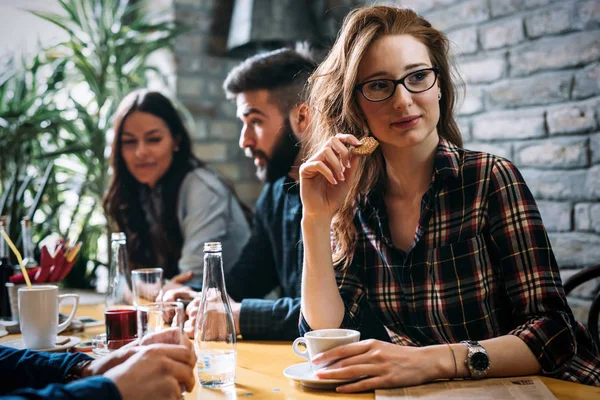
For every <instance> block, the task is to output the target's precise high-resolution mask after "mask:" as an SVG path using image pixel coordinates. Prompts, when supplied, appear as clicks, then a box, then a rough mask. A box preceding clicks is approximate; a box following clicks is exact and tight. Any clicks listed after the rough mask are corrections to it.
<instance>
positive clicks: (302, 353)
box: [292, 337, 310, 361]
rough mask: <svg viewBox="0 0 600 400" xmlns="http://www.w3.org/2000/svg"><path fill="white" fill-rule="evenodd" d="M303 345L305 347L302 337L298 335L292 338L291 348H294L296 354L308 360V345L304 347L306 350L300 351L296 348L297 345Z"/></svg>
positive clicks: (304, 340)
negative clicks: (294, 338)
mask: <svg viewBox="0 0 600 400" xmlns="http://www.w3.org/2000/svg"><path fill="white" fill-rule="evenodd" d="M300 344H301V345H303V346H304V347H306V339H304V338H303V337H299V338H296V340H294V344H293V345H292V349H293V350H294V353H296V354H298V355H299V356H300V357H302V358H306V359H307V360H309V361H310V357H309V355H308V347H306V350H304V351H302V350H300V349H299V348H298V345H300Z"/></svg>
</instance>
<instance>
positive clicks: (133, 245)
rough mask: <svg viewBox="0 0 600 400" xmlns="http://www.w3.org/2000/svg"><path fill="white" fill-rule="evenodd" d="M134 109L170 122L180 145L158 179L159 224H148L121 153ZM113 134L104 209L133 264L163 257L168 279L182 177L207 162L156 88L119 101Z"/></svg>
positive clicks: (173, 268) (178, 238) (177, 252)
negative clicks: (126, 125) (122, 236)
mask: <svg viewBox="0 0 600 400" xmlns="http://www.w3.org/2000/svg"><path fill="white" fill-rule="evenodd" d="M135 111H141V112H145V113H148V114H152V115H154V116H155V117H157V118H160V119H162V120H163V121H164V122H165V124H166V125H167V126H168V128H169V130H170V132H171V135H173V140H174V141H175V143H177V145H178V150H176V151H175V153H173V161H172V163H171V166H170V167H169V169H168V170H167V172H166V173H165V174H164V175H163V176H162V177H161V178H160V181H159V184H160V185H161V193H162V196H161V199H162V203H161V204H160V207H161V210H160V211H159V212H158V213H157V214H158V216H159V219H158V220H157V226H149V224H148V221H147V219H146V216H145V214H144V208H143V207H142V205H141V200H140V191H141V190H140V189H141V188H142V184H141V183H140V182H138V181H137V180H136V179H135V178H134V177H133V175H131V173H130V172H129V170H128V169H127V166H126V165H125V161H124V160H123V157H122V156H121V142H122V139H121V137H122V133H123V132H122V131H123V125H124V123H125V120H126V119H127V117H129V115H131V114H132V113H133V112H135ZM113 129H114V133H115V137H114V140H113V144H112V156H111V165H112V169H113V176H112V181H111V183H110V187H109V190H108V193H107V194H106V196H105V198H104V210H105V212H106V214H107V216H108V217H109V219H110V220H111V222H112V223H113V224H114V225H116V227H117V228H118V229H119V231H122V232H125V233H126V235H127V255H128V259H129V262H130V263H131V264H132V265H131V268H132V269H135V268H139V267H153V266H156V265H157V263H158V261H159V260H163V262H164V265H161V266H162V267H163V268H165V276H166V277H167V278H170V277H172V276H174V275H176V274H177V273H178V269H177V262H178V260H179V258H180V257H181V248H182V247H183V237H182V235H181V230H180V227H179V222H178V219H177V199H178V194H179V187H180V186H181V182H182V181H183V179H184V177H185V176H186V174H187V173H188V172H190V171H191V170H193V169H196V168H204V167H206V163H204V162H203V161H201V160H199V159H198V158H196V156H194V154H193V153H192V148H191V147H192V146H191V139H190V135H189V133H188V131H187V129H186V128H185V126H184V124H183V120H182V118H181V116H180V115H179V113H178V112H177V110H176V109H175V107H174V106H173V103H172V102H171V101H170V100H169V99H168V98H167V97H165V96H164V95H162V94H161V93H159V92H153V91H148V90H145V89H140V90H136V91H134V92H132V93H130V94H128V95H127V96H126V97H125V98H124V99H123V100H122V101H121V103H120V104H119V107H118V108H117V113H116V117H115V121H114V124H113ZM219 178H220V179H221V181H222V182H223V183H224V184H225V186H227V188H229V190H230V191H231V192H232V193H233V195H234V197H235V198H236V199H237V200H238V202H239V203H240V205H241V207H242V209H243V211H244V214H245V215H246V218H247V219H248V221H250V220H251V218H252V211H251V210H250V208H249V207H248V206H246V205H245V204H243V203H242V202H241V201H240V200H239V198H238V196H237V195H236V193H235V190H234V188H233V186H232V184H231V183H230V182H228V181H227V180H226V179H224V178H223V177H219Z"/></svg>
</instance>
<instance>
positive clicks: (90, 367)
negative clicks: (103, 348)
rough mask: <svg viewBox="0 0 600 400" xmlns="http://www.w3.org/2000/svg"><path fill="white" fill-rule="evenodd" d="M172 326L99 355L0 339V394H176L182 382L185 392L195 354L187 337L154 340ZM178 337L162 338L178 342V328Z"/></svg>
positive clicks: (105, 397)
mask: <svg viewBox="0 0 600 400" xmlns="http://www.w3.org/2000/svg"><path fill="white" fill-rule="evenodd" d="M173 332H174V330H168V331H164V332H161V333H160V334H159V335H160V336H161V337H162V339H157V337H154V340H153V339H151V338H147V339H145V342H146V344H147V345H141V346H130V347H127V348H122V349H120V350H118V351H115V352H114V353H111V354H110V355H107V356H105V357H103V358H99V359H94V358H92V357H90V356H88V355H86V354H84V353H46V352H38V351H32V350H17V349H14V348H10V347H5V346H1V345H0V376H1V377H2V384H1V385H0V399H2V400H23V399H52V400H61V399H70V400H72V399H85V400H95V399H99V400H100V399H102V400H112V399H115V400H119V399H122V400H133V399H146V398H148V399H150V398H156V399H179V398H181V390H182V385H183V387H184V388H185V390H187V391H188V392H189V391H192V389H193V388H194V384H195V378H194V372H193V368H194V366H195V364H196V356H195V353H194V351H193V350H192V348H191V343H190V342H189V340H187V339H185V342H186V344H185V345H181V344H169V343H157V342H160V341H164V340H165V335H167V336H168V335H170V334H171V333H173ZM176 333H179V332H176ZM178 338H179V339H178V340H177V341H174V340H173V341H172V340H167V341H170V342H171V343H176V342H179V341H180V340H181V334H180V333H179V335H178ZM153 342H154V343H153ZM151 343H153V344H151Z"/></svg>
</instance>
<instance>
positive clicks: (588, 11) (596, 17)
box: [577, 0, 600, 29]
mask: <svg viewBox="0 0 600 400" xmlns="http://www.w3.org/2000/svg"><path fill="white" fill-rule="evenodd" d="M577 6H578V7H577V21H579V24H580V27H581V28H582V29H587V28H593V27H598V25H599V24H600V2H598V0H589V1H582V2H579V4H578V5H577Z"/></svg>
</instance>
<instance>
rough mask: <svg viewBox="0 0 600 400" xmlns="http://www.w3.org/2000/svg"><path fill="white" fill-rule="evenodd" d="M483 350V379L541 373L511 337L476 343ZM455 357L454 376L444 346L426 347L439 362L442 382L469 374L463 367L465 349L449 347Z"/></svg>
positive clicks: (526, 349) (527, 351)
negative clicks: (485, 361) (486, 360)
mask: <svg viewBox="0 0 600 400" xmlns="http://www.w3.org/2000/svg"><path fill="white" fill-rule="evenodd" d="M479 344H480V345H481V346H483V348H484V349H485V350H486V352H487V354H488V356H489V359H490V369H489V370H488V373H487V377H489V378H492V377H501V376H521V375H535V374H538V373H539V372H540V371H541V366H540V363H539V362H538V360H537V359H536V358H535V356H534V355H533V353H532V352H531V350H530V349H529V347H528V346H527V344H525V342H524V341H523V340H521V339H520V338H519V337H517V336H514V335H505V336H500V337H497V338H494V339H487V340H482V341H480V342H479ZM450 346H451V347H452V350H453V351H454V356H455V357H456V372H455V367H454V360H453V359H452V353H451V352H450V349H449V348H448V346H447V345H445V344H444V345H435V346H429V347H430V351H431V357H432V358H433V359H437V360H439V363H440V365H439V368H438V371H439V372H440V376H438V377H437V378H438V379H445V378H448V379H449V378H466V377H469V375H470V374H469V370H468V369H467V366H466V364H465V360H466V359H467V345H466V344H463V343H454V344H451V345H450Z"/></svg>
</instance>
